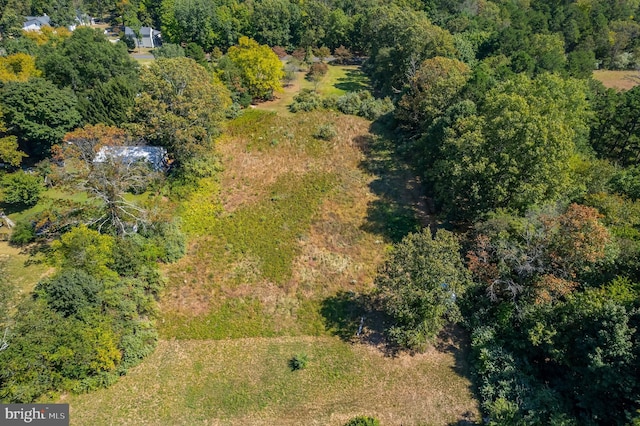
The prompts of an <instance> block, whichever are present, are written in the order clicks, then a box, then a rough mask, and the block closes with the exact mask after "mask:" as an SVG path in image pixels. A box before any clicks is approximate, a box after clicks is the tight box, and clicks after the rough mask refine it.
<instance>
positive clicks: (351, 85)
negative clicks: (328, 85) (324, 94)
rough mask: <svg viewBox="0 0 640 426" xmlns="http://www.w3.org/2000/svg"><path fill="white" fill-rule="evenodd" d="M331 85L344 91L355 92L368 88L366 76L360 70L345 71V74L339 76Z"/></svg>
mask: <svg viewBox="0 0 640 426" xmlns="http://www.w3.org/2000/svg"><path fill="white" fill-rule="evenodd" d="M333 86H334V87H335V88H336V89H340V90H344V91H345V92H357V91H360V90H366V89H368V88H369V84H368V80H367V77H366V76H365V75H364V73H363V72H362V71H360V70H349V71H347V73H346V76H345V77H340V78H339V79H338V82H337V83H336V84H334V85H333Z"/></svg>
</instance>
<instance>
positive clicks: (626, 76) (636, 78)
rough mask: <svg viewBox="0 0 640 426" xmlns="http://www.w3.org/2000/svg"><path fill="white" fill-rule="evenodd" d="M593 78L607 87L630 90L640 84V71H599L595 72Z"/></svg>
mask: <svg viewBox="0 0 640 426" xmlns="http://www.w3.org/2000/svg"><path fill="white" fill-rule="evenodd" d="M593 78H595V79H596V80H600V81H601V82H602V84H603V85H604V86H605V87H608V88H612V89H618V90H629V89H631V88H633V87H635V86H637V85H638V84H640V73H638V71H611V70H597V71H594V72H593Z"/></svg>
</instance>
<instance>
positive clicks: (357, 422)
mask: <svg viewBox="0 0 640 426" xmlns="http://www.w3.org/2000/svg"><path fill="white" fill-rule="evenodd" d="M344 426H380V422H379V421H378V419H376V418H373V417H369V416H358V417H354V418H352V419H351V420H349V421H348V422H347V423H345V424H344Z"/></svg>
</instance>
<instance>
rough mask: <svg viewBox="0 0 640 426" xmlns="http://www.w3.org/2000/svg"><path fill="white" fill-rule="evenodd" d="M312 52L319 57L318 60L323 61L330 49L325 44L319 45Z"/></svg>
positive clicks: (328, 54) (329, 53) (329, 54)
mask: <svg viewBox="0 0 640 426" xmlns="http://www.w3.org/2000/svg"><path fill="white" fill-rule="evenodd" d="M313 53H314V54H315V55H316V56H317V57H318V59H320V62H324V60H325V59H327V58H328V57H329V56H331V50H329V48H328V47H327V46H322V47H319V48H317V49H315V50H314V51H313Z"/></svg>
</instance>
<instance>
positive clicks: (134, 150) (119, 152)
mask: <svg viewBox="0 0 640 426" xmlns="http://www.w3.org/2000/svg"><path fill="white" fill-rule="evenodd" d="M108 160H114V161H120V162H122V163H124V164H133V163H136V162H138V161H145V162H147V163H149V164H150V165H151V167H152V168H153V169H154V170H155V171H160V170H166V169H167V167H168V163H167V150H166V149H164V148H162V147H159V146H148V145H140V146H103V147H102V148H100V151H98V153H97V154H96V156H95V157H94V159H93V162H94V163H106V162H107V161H108Z"/></svg>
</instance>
